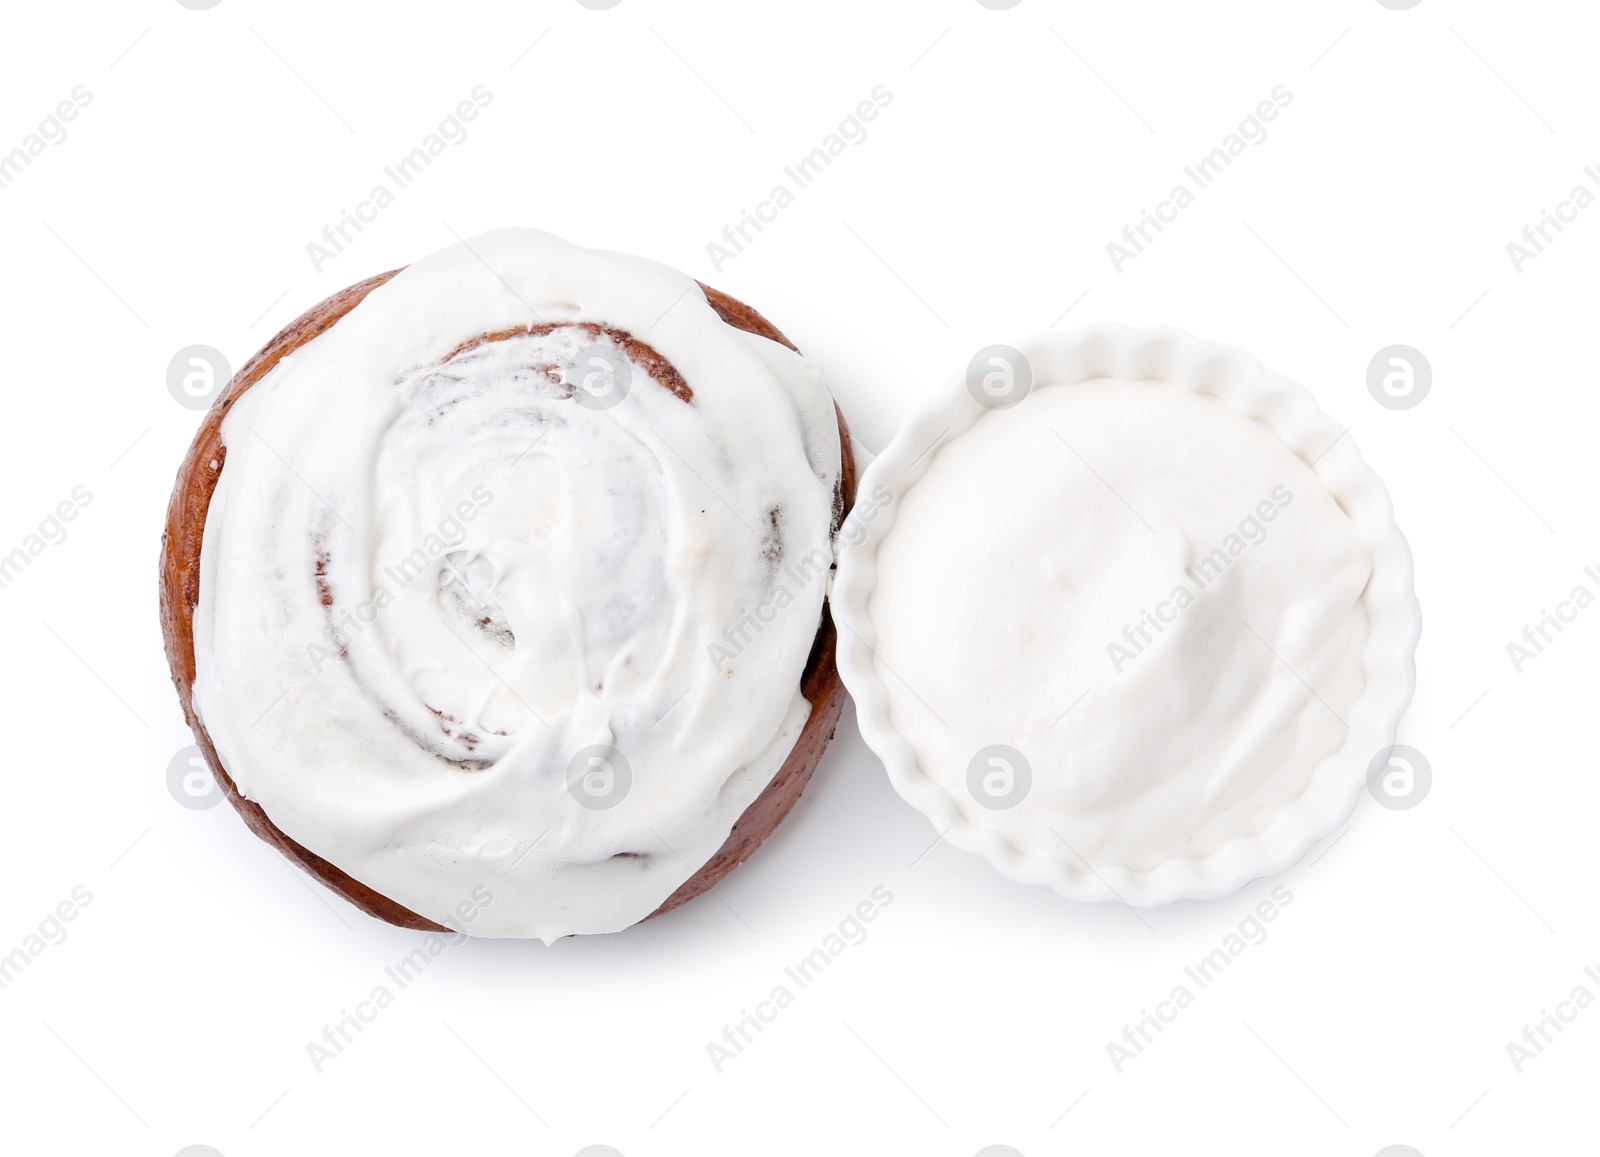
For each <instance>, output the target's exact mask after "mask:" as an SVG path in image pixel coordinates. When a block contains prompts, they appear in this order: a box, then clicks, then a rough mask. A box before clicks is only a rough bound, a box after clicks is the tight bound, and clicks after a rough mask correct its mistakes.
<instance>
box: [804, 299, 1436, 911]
mask: <svg viewBox="0 0 1600 1157" xmlns="http://www.w3.org/2000/svg"><path fill="white" fill-rule="evenodd" d="M861 494H862V496H863V498H862V505H861V506H859V507H858V509H857V514H856V516H855V517H854V518H853V519H852V521H851V522H850V523H848V524H847V526H846V528H845V534H844V536H843V540H844V545H843V547H842V550H841V555H840V560H839V569H838V574H837V576H836V580H835V585H834V590H833V595H832V606H833V614H834V617H835V621H836V622H837V623H838V625H839V632H840V634H839V667H840V671H841V674H842V676H843V678H844V680H845V684H846V686H847V687H849V689H850V692H851V695H852V697H853V698H854V699H855V701H856V705H857V719H858V721H859V723H860V727H861V730H862V733H863V735H864V737H865V738H866V740H867V742H868V744H869V745H870V746H871V747H872V748H873V749H874V751H876V752H877V754H878V755H879V756H880V758H882V760H883V761H884V763H885V765H886V766H887V768H888V771H889V774H890V778H891V780H892V781H893V783H894V786H895V788H896V789H897V790H898V791H899V793H900V794H901V795H902V796H903V797H905V798H906V799H907V800H908V801H909V802H910V803H912V804H913V805H914V806H916V807H917V808H918V809H920V810H921V811H923V812H924V813H926V814H927V815H928V816H929V818H930V819H931V820H932V821H933V823H934V824H935V826H936V827H937V828H938V829H939V830H940V831H942V832H945V833H946V838H948V839H949V840H950V841H951V842H952V843H954V844H956V845H957V846H960V847H963V848H965V849H967V850H970V851H974V852H977V853H979V854H981V855H983V856H985V857H986V858H988V859H989V860H990V862H991V863H993V864H994V865H995V866H996V867H997V868H998V869H999V870H1000V871H1001V872H1003V873H1004V874H1006V875H1008V876H1011V877H1013V878H1016V879H1019V880H1023V881H1027V882H1032V883H1041V884H1046V885H1048V886H1050V887H1053V888H1055V889H1056V890H1057V891H1059V892H1061V893H1062V894H1064V895H1066V896H1070V897H1073V898H1078V899H1086V900H1122V901H1125V902H1127V903H1130V904H1138V905H1152V904H1160V903H1165V902H1167V901H1170V900H1174V899H1178V898H1183V897H1205V896H1216V895H1221V894H1224V893H1226V892H1229V891H1232V890H1234V889H1236V888H1238V887H1239V886H1241V885H1242V884H1244V883H1245V882H1247V881H1248V880H1251V879H1254V878H1256V877H1259V876H1262V875H1266V874H1269V873H1271V872H1274V871H1277V870H1280V869H1282V868H1283V867H1286V866H1287V865H1288V864H1290V863H1292V862H1294V861H1295V860H1296V859H1298V858H1299V857H1300V856H1301V855H1302V854H1303V853H1304V852H1305V850H1306V849H1307V848H1308V847H1309V846H1310V845H1311V844H1312V843H1313V842H1315V840H1317V839H1318V838H1319V837H1321V836H1323V835H1325V834H1326V833H1327V832H1329V831H1331V830H1332V829H1333V828H1334V827H1335V826H1336V825H1337V824H1338V823H1339V822H1340V821H1341V820H1342V819H1343V818H1344V817H1345V816H1346V815H1347V814H1348V813H1349V811H1350V809H1351V807H1352V806H1353V805H1354V801H1355V798H1356V795H1357V792H1358V791H1359V789H1360V787H1361V786H1362V784H1363V782H1364V779H1365V776H1366V772H1367V769H1368V766H1369V764H1370V763H1371V761H1372V760H1373V758H1374V757H1375V756H1376V755H1378V754H1379V753H1381V752H1383V751H1385V750H1386V749H1387V748H1389V747H1391V746H1392V745H1393V743H1394V734H1395V728H1396V726H1397V724H1398V721H1399V718H1400V715H1401V713H1402V712H1403V711H1404V709H1405V706H1406V705H1407V703H1408V702H1409V700H1410V696H1411V690H1412V686H1413V683H1414V665H1413V653H1414V650H1415V646H1416V641H1417V637H1418V633H1419V631H1420V612H1419V610H1418V607H1417V603H1416V599H1415V596H1414V594H1413V591H1412V569H1411V560H1410V554H1409V551H1408V549H1407V547H1406V544H1405V540H1404V538H1403V537H1402V536H1401V534H1400V532H1399V530H1398V528H1397V527H1396V526H1395V523H1394V519H1393V515H1392V511H1391V507H1390V503H1389V498H1388V494H1387V492H1386V491H1385V489H1384V487H1383V485H1382V483H1381V482H1380V481H1379V479H1378V478H1377V476H1376V475H1375V474H1373V472H1372V471H1371V470H1370V469H1369V468H1368V467H1367V466H1366V465H1365V463H1364V462H1363V461H1362V459H1361V457H1360V455H1359V453H1358V452H1357V450H1356V448H1355V445H1354V443H1353V440H1352V439H1351V438H1350V437H1349V435H1348V434H1347V432H1346V431H1345V430H1344V429H1343V428H1342V427H1341V426H1339V425H1338V424H1337V423H1335V422H1333V421H1331V420H1330V419H1329V418H1327V417H1326V416H1325V415H1324V414H1322V412H1321V411H1320V410H1319V409H1318V408H1317V406H1316V404H1315V403H1314V401H1313V400H1312V399H1311V397H1310V395H1309V394H1308V393H1307V392H1306V391H1305V390H1304V388H1302V387H1300V386H1299V385H1297V384H1295V383H1294V382H1292V381H1290V380H1288V379H1286V378H1284V377H1282V376H1280V375H1276V374H1272V373H1269V372H1268V371H1266V370H1265V369H1264V368H1263V367H1262V366H1261V365H1260V364H1259V363H1258V362H1256V361H1255V359H1253V358H1251V357H1250V356H1248V355H1246V354H1244V353H1242V352H1240V351H1238V350H1234V349H1231V348H1229V347H1225V346H1220V345H1216V344H1212V343H1206V342H1201V341H1199V340H1197V339H1195V338H1193V337H1190V336H1189V335H1187V334H1184V333H1182V332H1180V331H1177V330H1172V329H1131V328H1127V327H1121V326H1096V327H1089V328H1086V329H1082V330H1079V331H1076V332H1074V333H1070V334H1045V335H1040V336H1037V337H1032V338H1027V339H1023V340H1021V341H1018V342H1016V343H1015V344H1014V345H1013V346H996V347H991V348H990V349H988V350H985V351H983V352H982V353H981V354H980V355H979V356H978V357H977V358H975V359H974V361H973V363H972V365H970V366H969V367H968V368H967V370H966V371H964V372H962V373H960V374H957V375H956V376H955V377H953V378H952V379H951V381H950V382H949V383H948V385H947V386H946V388H945V389H944V391H943V392H942V393H941V394H940V395H939V396H938V397H936V398H935V399H934V400H933V401H931V402H930V403H929V404H928V405H926V406H925V407H923V408H922V409H921V410H920V411H919V412H918V413H917V414H916V415H914V416H913V417H912V418H911V419H910V420H909V421H908V422H906V423H905V424H904V425H903V426H902V427H901V429H900V431H899V433H898V434H897V435H896V437H895V439H894V441H893V443H892V444H891V445H890V446H889V447H888V449H886V450H885V451H884V453H883V454H882V455H880V456H879V457H878V458H877V459H876V460H875V461H874V462H873V463H872V465H871V466H870V467H869V468H868V469H867V471H866V472H865V474H864V475H863V477H862V479H861ZM867 509H871V510H872V511H873V513H874V516H873V517H872V518H871V519H870V520H869V519H867V518H866V517H865V515H864V513H863V512H864V511H865V510H867Z"/></svg>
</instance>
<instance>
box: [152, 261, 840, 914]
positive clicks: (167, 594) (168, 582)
mask: <svg viewBox="0 0 1600 1157" xmlns="http://www.w3.org/2000/svg"><path fill="white" fill-rule="evenodd" d="M399 272H400V270H398V269H392V270H390V271H389V272H388V273H380V274H378V275H377V276H376V277H369V278H367V280H365V281H362V282H358V283H357V284H355V285H352V286H350V287H348V288H347V289H342V290H340V291H339V292H338V293H336V294H334V295H333V296H332V297H329V298H328V299H327V300H325V301H323V302H321V303H319V304H318V305H315V306H313V307H312V308H311V309H309V310H307V311H306V312H305V313H303V314H301V315H300V316H299V317H297V318H296V319H295V320H294V321H292V322H290V323H289V324H288V325H287V326H285V327H284V329H283V330H282V331H281V332H280V333H278V335H277V336H276V337H274V338H273V339H272V340H271V341H269V342H268V343H267V344H266V345H265V346H263V347H262V348H261V350H260V351H259V352H257V353H256V355H255V356H254V357H252V358H251V359H250V360H249V361H248V362H246V363H245V365H244V367H243V368H242V369H240V371H239V372H238V373H237V374H235V375H234V377H233V380H232V381H231V382H229V383H228V387H227V389H226V390H224V391H223V392H222V394H221V395H220V396H219V397H218V398H217V401H216V402H215V403H214V404H213V405H212V407H211V409H210V410H209V411H208V412H207V413H206V417H205V421H204V422H202V423H201V426H200V430H199V432H198V433H196V435H195V439H194V443H193V444H192V445H191V446H190V447H189V453H188V455H187V456H186V457H185V458H184V460H183V465H182V466H180V467H179V469H178V478H177V483H176V485H175V486H174V488H173V491H172V500H171V502H170V504H169V505H168V507H167V525H166V529H165V530H164V531H163V533H162V536H161V633H162V637H163V639H164V641H165V643H166V651H167V663H168V665H169V666H170V667H171V669H172V682H173V684H174V685H175V686H176V687H177V689H178V700H179V702H181V703H182V704H183V714H184V718H185V719H186V720H188V723H189V728H190V730H191V731H193V732H194V737H195V742H196V743H197V744H198V745H199V747H200V750H201V751H202V752H204V754H205V757H206V762H207V763H208V764H210V766H211V771H212V774H213V775H215V776H216V780H217V783H218V785H220V786H221V788H222V791H223V793H224V794H225V795H226V796H227V798H228V802H229V803H231V804H232V805H233V807H234V810H235V811H237V812H238V813H239V814H240V815H241V816H243V817H244V821H245V823H246V824H248V825H249V827H250V830H251V831H253V832H255V833H256V835H258V836H260V837H261V838H262V839H263V840H266V841H267V843H269V844H271V845H273V847H275V848H277V849H278V851H280V852H282V853H283V854H284V855H285V856H286V857H288V859H289V860H290V861H292V862H293V863H295V864H298V865H299V866H300V867H301V868H304V869H305V870H306V871H307V872H309V873H310V874H311V875H312V876H315V877H316V878H317V879H318V880H320V881H321V882H322V883H323V884H325V885H327V886H328V887H329V888H332V889H333V890H334V891H335V892H338V893H339V894H340V895H341V896H343V897H344V898H345V899H347V900H349V901H350V902H351V903H352V904H354V905H355V906H356V907H357V908H360V909H361V910H362V911H363V912H366V913H367V914H368V915H371V916H376V917H378V918H379V919H380V920H387V921H388V922H389V923H391V924H398V925H400V926H401V927H402V928H416V929H422V930H427V931H434V932H442V931H446V929H444V928H443V927H441V926H440V925H438V924H435V923H434V922H433V921H431V920H429V919H427V918H426V917H423V916H419V915H417V914H416V913H415V912H413V911H411V910H410V909H408V908H406V907H404V906H403V905H401V904H398V903H396V902H395V901H393V900H391V899H389V898H388V897H387V896H384V895H383V894H381V893H380V892H377V891H375V890H374V889H372V888H369V887H368V886H367V885H365V884H363V883H361V882H360V881H359V880H356V879H354V878H353V877H351V876H350V875H349V874H347V873H346V872H344V871H343V870H341V869H339V868H337V867H335V866H334V865H333V864H331V863H329V862H328V861H327V860H325V859H323V858H322V857H321V856H318V855H317V854H316V853H314V852H312V851H310V850H309V849H307V848H304V847H302V846H301V845H300V844H298V843H296V842H295V841H294V840H292V839H290V838H289V837H288V836H287V835H285V834H284V833H283V832H282V831H280V830H279V829H278V828H277V826H276V825H275V824H273V822H272V821H271V820H270V819H269V818H268V817H267V814H266V812H265V811H263V810H262V808H261V807H260V805H259V804H256V803H254V802H252V801H250V800H247V799H245V798H244V797H243V796H242V795H240V794H239V790H238V788H237V787H235V786H234V783H233V781H232V780H231V779H230V778H229V777H228V774H227V772H226V771H224V770H223V767H222V761H221V759H219V758H218V756H217V751H216V748H215V747H214V746H213V745H212V743H211V737H210V736H209V735H208V734H207V733H206V729H205V725H204V724H203V723H201V722H200V718H199V716H197V715H196V714H195V711H194V703H193V689H194V673H195V666H194V608H195V604H196V603H198V602H199V598H200V546H201V542H202V540H203V537H204V533H205V524H206V512H207V511H208V510H209V509H210V506H211V496H212V494H213V493H214V492H215V491H216V488H217V482H218V480H219V479H220V478H221V476H222V468H223V465H224V464H225V462H226V460H227V448H226V447H225V446H223V444H222V420H223V419H224V418H225V417H227V414H228V411H229V410H231V409H232V408H233V405H234V403H235V402H237V401H238V400H239V397H240V396H241V395H242V394H243V393H244V392H245V391H246V390H248V389H249V388H250V387H251V386H253V385H255V384H256V382H258V381H260V380H261V378H262V377H264V376H265V375H266V373H267V371H269V370H270V369H272V367H273V366H275V365H277V363H278V361H279V359H281V358H283V357H284V356H285V355H287V354H290V353H292V352H294V351H295V350H296V349H298V348H300V347H301V346H302V345H304V344H305V343H306V342H308V341H310V340H311V339H312V338H314V337H316V336H317V335H318V334H320V333H323V332H324V331H325V330H327V329H328V328H329V327H330V326H332V325H333V324H334V323H335V322H337V321H338V320H339V319H340V318H341V317H343V316H344V315H345V314H347V313H349V312H350V311H351V310H352V309H354V308H355V307H356V306H357V305H358V304H360V302H361V300H362V299H363V298H365V297H366V296H367V294H369V293H371V292H372V291H373V290H374V289H376V288H377V287H378V286H380V285H382V284H383V283H384V282H386V281H388V280H389V279H390V278H391V277H393V276H394V275H395V274H396V273H399ZM700 288H701V289H702V290H703V291H704V293H705V296H706V300H707V301H708V302H709V303H710V304H711V308H712V309H714V310H715V311H716V313H717V315H718V316H719V317H721V318H722V320H723V321H724V322H726V323H727V324H728V325H731V326H734V327H735V328H737V329H741V330H744V331H745V332H747V333H752V334H756V335H757V336H760V337H765V338H769V339H771V340H772V341H775V342H780V343H782V344H783V345H786V346H788V347H789V348H790V349H795V346H794V343H793V342H791V341H789V339H788V338H786V337H784V336H783V334H781V333H780V332H778V330H777V329H776V328H775V327H774V326H773V325H772V324H771V323H770V322H768V321H767V319H766V318H764V317H762V316H761V315H760V314H759V313H757V312H756V311H755V310H753V309H751V308H750V307H749V306H748V305H745V304H744V303H743V302H740V301H736V300H735V299H734V298H731V297H729V296H727V295H726V294H724V293H719V292H718V291H717V290H715V289H712V288H711V287H709V286H706V285H701V286H700ZM486 336H493V335H486ZM624 336H626V335H624ZM629 340H631V339H629ZM639 344H641V347H642V349H643V350H648V355H647V356H649V357H655V358H658V359H659V355H658V354H656V353H655V351H653V350H649V349H648V347H643V346H642V343H639ZM796 352H798V351H796ZM672 377H673V378H675V379H676V382H675V383H673V382H669V383H668V388H674V385H681V386H682V387H683V393H682V394H680V396H684V395H686V394H687V392H688V388H687V385H686V384H684V383H683V382H682V379H681V378H677V376H676V371H673V372H672ZM674 392H675V393H677V392H679V391H678V390H677V389H675V388H674ZM685 400H687V398H686V399H685ZM834 411H835V413H836V414H838V419H839V447H840V457H841V470H840V474H839V485H838V488H837V491H836V493H835V500H834V526H835V528H837V527H838V525H839V523H840V522H841V521H842V520H843V518H844V516H845V515H846V514H847V513H848V512H849V510H850V507H851V505H852V504H853V503H854V501H855V489H856V469H855V459H854V457H853V456H852V454H851V452H850V431H849V429H848V427H846V425H845V421H844V415H843V414H842V413H839V411H838V407H837V406H835V407H834ZM835 637H836V636H835V631H834V626H833V619H832V617H831V616H830V615H829V613H828V610H827V607H826V606H824V607H823V611H822V623H821V626H820V628H819V629H818V631H817V635H816V639H815V641H814V642H813V644H812V647H811V655H810V657H809V658H808V659H807V661H806V666H805V670H804V673H803V674H802V676H801V680H800V689H801V692H802V694H804V695H805V697H806V700H807V701H808V702H809V703H810V704H811V715H810V717H809V718H808V719H807V720H806V724H805V727H804V729H803V730H802V731H801V733H800V738H799V740H798V741H797V742H796V743H795V746H794V750H793V751H791V752H790V753H789V758H788V759H786V760H785V761H784V763H783V766H782V767H781V768H779V769H778V773H777V775H775V776H774V777H773V779H772V782H771V783H769V784H768V785H767V787H766V788H765V790H763V791H762V793H761V794H760V795H759V796H757V797H756V799H755V801H754V802H753V803H751V804H750V806H749V807H748V808H746V809H745V811H744V814H743V815H741V816H740V817H739V819H738V821H737V822H736V823H735V824H734V826H733V830H732V831H731V832H730V833H729V834H728V838H727V840H726V841H725V842H724V843H723V845H722V847H721V848H720V849H718V851H717V853H716V854H715V855H714V856H712V857H711V859H710V860H709V861H708V862H707V863H706V864H705V866H703V867H702V868H701V869H700V870H699V871H698V872H696V873H695V874H694V875H693V876H691V877H690V878H689V879H688V880H686V881H685V882H684V883H683V885H682V886H681V887H679V888H678V890H677V891H676V892H674V893H673V894H672V895H671V896H669V897H667V899H666V900H665V902H663V903H662V905H661V907H659V908H657V909H656V910H655V911H654V912H652V913H651V914H650V915H651V916H659V915H660V914H661V913H662V912H667V911H670V910H672V909H673V908H676V907H677V906H678V905H680V904H682V903H684V902H686V901H688V900H692V899H693V898H694V897H696V896H698V895H699V894H700V893H702V892H704V891H706V890H707V889H709V888H711V887H713V886H714V885H715V884H716V883H717V882H718V881H719V880H721V879H722V878H723V877H724V876H726V875H727V874H728V873H729V872H730V871H732V870H733V869H734V868H735V867H737V866H738V865H739V864H742V863H743V862H744V861H745V860H746V859H748V858H749V857H750V854H751V853H752V852H754V851H755V849H756V848H757V847H758V846H759V845H760V844H761V841H762V840H764V839H766V838H767V836H768V835H770V834H771V832H772V830H773V829H774V828H775V827H777V826H778V823H779V822H780V821H781V820H782V819H783V817H784V816H786V815H788V814H789V810H790V809H791V808H793V807H794V805H795V802H796V801H797V800H798V799H799V798H800V792H801V790H802V789H803V788H804V787H805V785H806V783H807V782H808V781H809V780H810V779H811V773H812V772H813V771H814V770H815V769H816V766H817V763H818V761H819V760H821V758H822V753H823V750H824V749H825V748H826V747H827V746H828V741H829V740H830V739H832V738H833V730H834V727H835V726H836V725H837V723H838V721H839V713H840V712H841V711H842V710H843V708H844V690H843V687H842V685H841V683H840V680H839V672H838V668H837V667H836V666H835V665H834V642H835ZM649 918H650V917H646V919H649Z"/></svg>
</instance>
